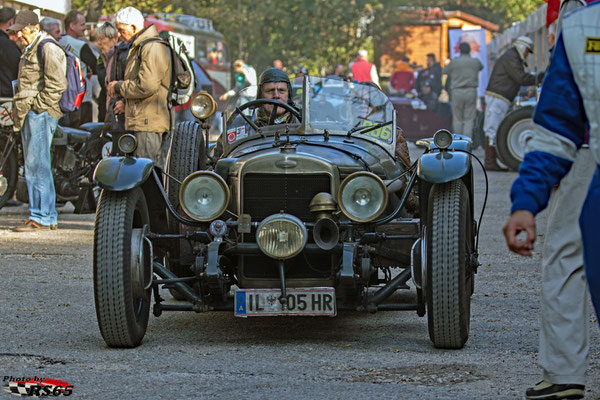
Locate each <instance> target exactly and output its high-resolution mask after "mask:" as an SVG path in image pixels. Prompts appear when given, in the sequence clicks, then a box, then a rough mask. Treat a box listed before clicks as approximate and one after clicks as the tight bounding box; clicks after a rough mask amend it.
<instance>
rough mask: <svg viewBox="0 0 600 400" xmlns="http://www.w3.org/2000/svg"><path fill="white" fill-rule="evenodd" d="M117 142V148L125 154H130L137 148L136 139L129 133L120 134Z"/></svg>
mask: <svg viewBox="0 0 600 400" xmlns="http://www.w3.org/2000/svg"><path fill="white" fill-rule="evenodd" d="M117 144H118V145H119V150H121V152H123V153H125V154H131V153H133V152H134V151H135V149H136V148H137V140H136V138H135V136H133V135H132V134H130V133H128V134H125V135H123V136H121V137H120V138H119V141H118V142H117Z"/></svg>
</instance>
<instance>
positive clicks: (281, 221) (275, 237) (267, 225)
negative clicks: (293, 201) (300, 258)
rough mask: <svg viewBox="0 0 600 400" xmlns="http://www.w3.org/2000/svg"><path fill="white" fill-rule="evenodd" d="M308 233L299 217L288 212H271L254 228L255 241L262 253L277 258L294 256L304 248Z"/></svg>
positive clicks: (282, 258) (283, 258)
mask: <svg viewBox="0 0 600 400" xmlns="http://www.w3.org/2000/svg"><path fill="white" fill-rule="evenodd" d="M307 238H308V233H307V231H306V227H305V226H304V224H303V223H302V221H300V219H298V218H296V217H294V216H293V215H289V214H273V215H271V216H270V217H267V218H265V219H264V220H263V221H262V222H261V223H260V225H259V226H258V229H257V230H256V243H257V244H258V247H259V248H260V249H261V250H262V252H263V253H265V254H266V255H268V256H269V257H273V258H276V259H279V260H285V259H287V258H291V257H294V256H295V255H297V254H298V253H300V252H301V251H302V249H304V246H306V241H307Z"/></svg>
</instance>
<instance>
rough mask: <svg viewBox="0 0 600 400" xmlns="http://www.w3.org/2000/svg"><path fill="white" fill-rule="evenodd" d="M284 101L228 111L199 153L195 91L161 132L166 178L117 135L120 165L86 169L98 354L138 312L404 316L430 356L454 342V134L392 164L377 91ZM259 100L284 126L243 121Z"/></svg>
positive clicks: (203, 110) (464, 152) (392, 124)
mask: <svg viewBox="0 0 600 400" xmlns="http://www.w3.org/2000/svg"><path fill="white" fill-rule="evenodd" d="M294 101H295V104H296V105H297V106H294V105H290V104H288V103H282V102H280V101H277V100H269V99H260V98H259V99H255V100H252V101H250V102H248V103H246V104H243V105H241V106H238V107H236V108H235V109H234V111H233V113H232V114H231V115H225V116H224V117H223V118H224V123H223V126H224V128H223V131H222V133H221V140H220V144H219V149H218V151H215V149H214V147H212V146H209V144H208V140H207V136H208V133H207V132H208V128H209V126H208V123H206V120H207V118H209V117H210V116H211V115H212V114H213V113H214V112H215V108H216V107H215V102H214V100H213V99H212V97H211V96H210V95H208V94H206V93H203V94H198V95H197V96H196V97H195V98H194V99H193V100H192V105H191V107H192V108H191V109H192V112H193V113H194V115H195V116H196V117H197V118H198V121H187V122H184V123H181V124H179V125H178V126H177V129H176V131H175V132H174V134H173V139H172V143H171V149H170V159H169V162H168V165H167V168H165V169H163V168H162V166H156V165H154V164H153V163H152V161H151V160H148V159H143V158H135V157H132V156H131V154H132V153H133V151H134V149H135V138H134V137H133V136H131V135H126V136H123V137H122V138H121V140H120V142H119V146H120V148H121V151H123V152H124V153H126V154H128V155H127V156H124V157H112V158H108V159H105V160H103V161H102V162H101V163H100V164H99V165H98V167H97V169H96V172H95V182H96V183H97V184H98V185H100V186H101V187H102V188H103V192H102V195H101V197H100V201H99V205H98V210H97V217H96V225H95V233H94V234H95V236H94V294H95V303H96V312H97V317H98V323H99V327H100V331H101V333H102V336H103V338H104V340H105V341H106V343H107V344H108V345H109V346H111V347H134V346H137V345H139V344H140V343H141V341H142V339H143V337H144V334H145V332H146V328H147V324H148V318H149V313H150V308H151V306H153V313H154V315H156V316H159V315H161V313H162V312H164V311H195V312H210V311H214V310H221V311H223V310H227V311H229V312H231V313H232V315H235V316H237V317H263V316H274V315H277V316H280V315H286V316H305V317H306V316H329V317H334V316H336V315H337V313H338V311H340V310H355V311H368V312H376V311H379V310H413V311H416V312H417V313H418V315H420V316H424V315H427V320H428V328H429V336H430V338H431V341H432V343H433V345H434V346H436V347H440V348H461V347H463V346H464V344H465V342H466V341H467V339H468V336H469V324H470V298H471V295H472V293H473V290H474V275H475V272H476V270H477V266H478V265H479V263H478V260H477V256H478V254H477V240H476V238H477V232H478V224H477V223H476V221H475V218H474V211H473V210H474V204H473V172H472V168H471V154H470V146H471V142H470V140H469V139H468V138H466V137H461V136H458V135H452V134H451V133H450V132H448V131H446V130H440V131H438V132H436V133H435V135H434V136H433V138H432V139H427V140H424V141H423V142H422V144H423V145H424V146H426V147H427V151H426V152H425V154H423V155H421V156H420V157H419V158H418V160H417V161H416V162H414V163H413V164H412V165H405V164H404V163H402V162H401V161H400V160H399V158H398V157H397V156H396V152H395V149H396V141H397V140H398V138H397V135H396V132H397V126H396V118H395V111H394V108H393V106H392V104H391V103H390V101H389V99H388V98H387V97H386V95H385V94H384V93H383V92H381V91H380V90H379V89H378V88H376V87H373V86H369V85H360V84H356V83H351V82H343V81H336V80H328V79H325V78H319V77H311V76H306V77H305V79H304V83H303V86H302V90H300V91H298V93H297V97H296V98H295V99H294ZM266 106H271V107H269V108H273V110H276V109H277V108H283V109H285V110H286V111H288V112H290V113H291V114H292V115H293V118H292V119H291V121H292V122H291V123H288V124H279V125H269V126H262V127H259V126H258V125H257V124H256V123H255V121H256V119H255V118H256V114H257V112H258V111H257V110H260V109H261V108H262V107H264V108H267V107H266ZM274 113H275V111H273V114H272V115H271V120H275V118H274V117H275V114H274ZM166 290H168V291H170V293H171V294H172V295H173V297H174V298H175V299H177V301H175V300H173V299H171V298H170V297H167V296H165V293H166ZM402 291H404V292H406V294H407V296H397V295H396V293H397V292H402ZM399 298H402V299H403V301H399ZM407 298H408V299H409V300H407Z"/></svg>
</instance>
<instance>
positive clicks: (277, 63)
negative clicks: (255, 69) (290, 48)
mask: <svg viewBox="0 0 600 400" xmlns="http://www.w3.org/2000/svg"><path fill="white" fill-rule="evenodd" d="M273 68H277V69H280V70H283V63H282V62H281V60H273Z"/></svg>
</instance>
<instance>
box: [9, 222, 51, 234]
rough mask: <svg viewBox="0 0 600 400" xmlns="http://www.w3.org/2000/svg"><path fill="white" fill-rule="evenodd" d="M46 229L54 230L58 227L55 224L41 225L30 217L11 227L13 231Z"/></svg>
mask: <svg viewBox="0 0 600 400" xmlns="http://www.w3.org/2000/svg"><path fill="white" fill-rule="evenodd" d="M47 229H51V230H55V229H58V227H57V226H56V225H42V224H39V223H37V222H35V221H33V220H31V219H28V220H27V221H25V222H23V223H22V224H21V225H19V226H15V227H14V228H13V232H35V231H43V230H47Z"/></svg>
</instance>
